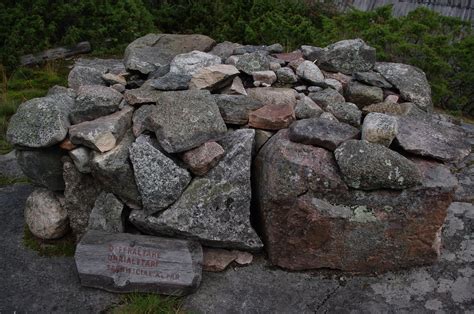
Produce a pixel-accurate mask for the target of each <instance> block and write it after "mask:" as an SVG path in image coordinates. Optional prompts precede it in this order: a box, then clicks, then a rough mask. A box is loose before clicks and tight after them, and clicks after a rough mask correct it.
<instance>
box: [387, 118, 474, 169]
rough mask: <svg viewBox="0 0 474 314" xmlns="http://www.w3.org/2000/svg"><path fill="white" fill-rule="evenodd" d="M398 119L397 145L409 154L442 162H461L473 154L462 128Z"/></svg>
mask: <svg viewBox="0 0 474 314" xmlns="http://www.w3.org/2000/svg"><path fill="white" fill-rule="evenodd" d="M397 119H398V134H397V137H396V139H397V143H398V144H399V145H400V146H401V147H402V148H403V149H404V150H406V151H407V152H410V153H413V154H416V155H420V156H426V157H431V158H435V159H438V160H441V161H460V160H462V159H464V158H465V157H466V156H467V155H469V153H470V152H471V145H470V144H469V142H468V141H467V140H466V138H465V133H464V131H463V130H462V129H461V128H460V127H457V126H455V125H452V126H451V127H449V128H447V127H445V126H444V125H443V124H440V123H437V122H436V121H434V120H433V121H431V120H428V119H420V118H418V117H411V116H401V117H397Z"/></svg>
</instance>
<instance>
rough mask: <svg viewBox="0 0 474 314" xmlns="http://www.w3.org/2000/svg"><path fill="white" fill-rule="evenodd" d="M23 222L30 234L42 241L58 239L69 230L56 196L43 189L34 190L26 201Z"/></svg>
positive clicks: (63, 211)
mask: <svg viewBox="0 0 474 314" xmlns="http://www.w3.org/2000/svg"><path fill="white" fill-rule="evenodd" d="M25 222H26V224H27V226H28V229H30V231H31V233H33V234H34V235H35V236H37V237H38V238H40V239H44V240H50V239H57V238H60V237H62V236H64V235H65V234H66V232H67V231H68V230H69V224H68V217H67V213H66V211H65V210H64V208H63V207H62V206H61V202H60V201H59V200H58V196H57V195H56V194H55V193H54V192H51V191H49V190H47V189H44V188H39V189H36V190H34V191H33V193H31V194H30V196H29V197H28V199H27V200H26V204H25Z"/></svg>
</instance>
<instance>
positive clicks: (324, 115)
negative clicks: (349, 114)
mask: <svg viewBox="0 0 474 314" xmlns="http://www.w3.org/2000/svg"><path fill="white" fill-rule="evenodd" d="M319 117H320V118H321V119H325V120H330V121H336V122H338V121H339V120H337V118H336V117H335V116H334V115H333V114H332V113H330V112H323V113H322V114H321V115H320V116H319Z"/></svg>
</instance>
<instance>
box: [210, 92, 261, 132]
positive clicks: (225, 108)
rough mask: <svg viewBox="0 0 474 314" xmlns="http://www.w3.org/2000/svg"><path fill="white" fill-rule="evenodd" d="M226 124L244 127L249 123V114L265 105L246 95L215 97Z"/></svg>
mask: <svg viewBox="0 0 474 314" xmlns="http://www.w3.org/2000/svg"><path fill="white" fill-rule="evenodd" d="M214 98H215V100H216V104H217V106H218V107H219V111H220V113H221V116H222V118H223V119H224V122H225V123H228V124H237V125H244V124H246V123H248V121H249V113H250V112H251V111H253V110H257V109H259V108H261V107H262V106H263V104H262V103H261V102H260V101H258V100H256V99H253V98H250V97H248V96H244V95H214Z"/></svg>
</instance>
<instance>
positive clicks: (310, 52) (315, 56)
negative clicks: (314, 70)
mask: <svg viewBox="0 0 474 314" xmlns="http://www.w3.org/2000/svg"><path fill="white" fill-rule="evenodd" d="M301 52H302V53H303V56H304V58H305V59H306V60H309V61H311V62H314V61H318V60H319V59H320V58H321V57H322V56H323V54H324V48H320V47H313V46H307V45H303V46H301Z"/></svg>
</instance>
